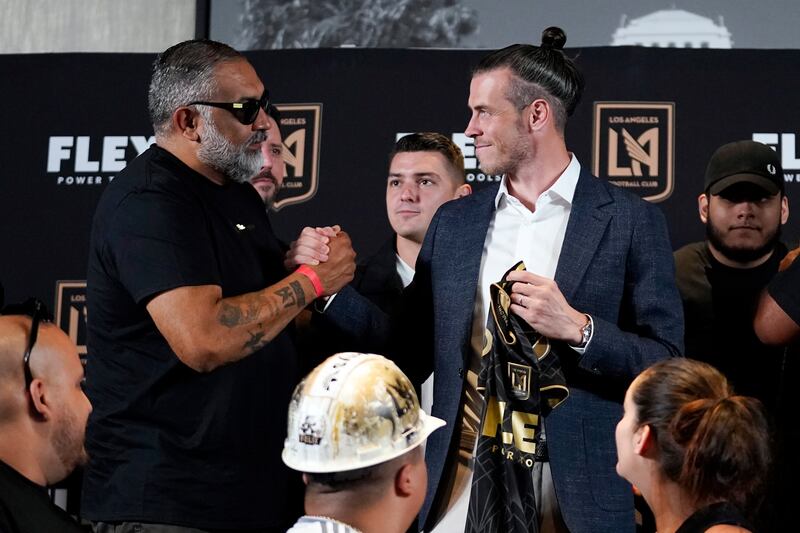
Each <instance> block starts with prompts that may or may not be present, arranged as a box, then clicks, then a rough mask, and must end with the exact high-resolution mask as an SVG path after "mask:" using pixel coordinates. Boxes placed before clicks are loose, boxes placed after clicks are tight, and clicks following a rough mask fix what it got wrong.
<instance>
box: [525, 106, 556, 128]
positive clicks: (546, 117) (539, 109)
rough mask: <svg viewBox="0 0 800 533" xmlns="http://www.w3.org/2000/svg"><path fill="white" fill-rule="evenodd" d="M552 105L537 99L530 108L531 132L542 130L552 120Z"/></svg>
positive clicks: (529, 124) (529, 126) (529, 121)
mask: <svg viewBox="0 0 800 533" xmlns="http://www.w3.org/2000/svg"><path fill="white" fill-rule="evenodd" d="M550 111H551V110H550V104H548V103H547V100H545V99H543V98H537V99H536V100H534V101H533V102H531V104H530V105H529V106H528V115H527V116H528V128H530V130H531V131H537V130H541V129H542V128H543V127H544V125H545V124H547V123H548V122H549V121H550V119H551V113H550Z"/></svg>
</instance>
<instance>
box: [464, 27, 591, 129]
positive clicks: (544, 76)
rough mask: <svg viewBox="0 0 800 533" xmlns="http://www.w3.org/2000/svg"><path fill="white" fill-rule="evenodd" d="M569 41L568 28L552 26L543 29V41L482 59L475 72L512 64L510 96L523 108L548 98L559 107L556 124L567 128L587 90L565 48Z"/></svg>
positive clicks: (556, 109) (554, 108) (512, 101)
mask: <svg viewBox="0 0 800 533" xmlns="http://www.w3.org/2000/svg"><path fill="white" fill-rule="evenodd" d="M566 42H567V36H566V34H565V33H564V30H562V29H561V28H557V27H555V26H551V27H549V28H547V29H546V30H544V31H543V32H542V44H541V45H540V46H533V45H530V44H512V45H511V46H507V47H505V48H503V49H501V50H497V51H495V52H492V53H491V54H489V55H488V56H486V57H484V58H483V59H481V61H480V63H478V65H477V66H476V67H475V68H474V69H473V70H472V74H473V76H474V75H475V74H479V73H482V72H488V71H490V70H495V69H499V68H509V69H511V72H513V73H514V77H513V78H512V80H511V83H510V84H509V88H508V93H507V94H506V98H508V100H509V101H511V103H513V104H514V105H515V106H516V107H517V108H519V109H522V108H523V107H525V106H526V105H528V104H530V103H531V102H533V101H534V100H536V99H539V98H543V99H545V100H547V102H548V103H549V104H550V107H552V108H553V110H554V111H555V124H556V127H557V128H558V129H559V130H561V131H563V130H564V126H565V125H566V123H567V117H568V116H571V115H572V112H573V111H574V110H575V107H576V106H577V105H578V102H579V101H580V99H581V94H583V85H584V82H583V76H582V75H581V73H580V71H579V70H578V68H577V67H576V66H575V63H574V62H573V61H572V59H570V58H568V57H567V56H566V55H564V52H563V51H562V49H563V48H564V44H565V43H566Z"/></svg>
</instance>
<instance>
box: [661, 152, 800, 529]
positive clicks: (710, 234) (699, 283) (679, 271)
mask: <svg viewBox="0 0 800 533" xmlns="http://www.w3.org/2000/svg"><path fill="white" fill-rule="evenodd" d="M698 207H699V212H700V220H702V221H703V223H704V224H705V225H706V240H705V241H702V242H695V243H692V244H688V245H686V246H684V247H683V248H681V249H680V250H678V251H676V252H675V267H676V277H677V284H678V290H679V291H680V293H681V299H682V300H683V310H684V315H685V319H686V329H685V331H686V333H685V339H684V340H685V346H686V348H685V355H686V356H687V357H691V358H692V359H699V360H701V361H706V362H708V363H710V364H712V365H714V366H715V367H717V368H718V369H720V370H721V371H722V372H723V373H724V374H725V375H726V376H727V378H728V379H729V380H730V381H731V382H732V383H733V385H734V388H735V390H736V392H737V393H738V394H743V395H747V396H754V397H756V398H758V399H759V400H761V401H762V402H763V403H764V405H765V407H766V408H767V411H768V414H769V416H770V417H771V418H772V420H773V422H777V421H778V420H777V419H778V404H779V400H780V397H781V377H782V376H781V375H782V369H783V364H782V363H783V353H784V352H783V350H782V349H780V348H774V347H769V346H766V345H765V344H762V343H761V341H759V339H758V337H757V336H756V334H755V332H754V330H753V316H754V314H755V310H756V306H757V304H758V299H759V294H760V293H761V291H762V289H764V287H766V286H767V284H768V283H769V281H770V280H771V279H772V277H773V276H774V275H775V273H776V272H778V265H779V264H780V262H781V259H783V257H784V256H785V255H786V251H787V250H786V246H784V244H783V243H781V242H780V233H781V226H782V225H783V224H785V223H786V220H787V219H788V218H789V204H788V201H787V198H786V195H785V194H784V186H783V169H782V168H781V162H780V156H779V155H778V154H777V153H776V152H775V151H774V150H772V149H771V148H770V147H768V146H766V145H764V144H761V143H758V142H754V141H737V142H732V143H729V144H726V145H723V146H721V147H720V148H718V149H717V150H716V151H715V152H714V154H713V155H712V156H711V160H710V161H709V163H708V168H707V169H706V178H705V187H704V190H703V193H702V194H701V195H700V196H699V197H698ZM779 429H780V428H779ZM778 438H780V434H779V435H778ZM774 496H776V495H771V496H768V498H767V499H768V500H771V501H772V503H771V505H773V506H774V505H775V499H776V498H775V497H774ZM773 510H774V509H770V511H769V512H768V511H766V510H764V511H762V512H761V513H760V515H761V517H762V519H761V520H760V522H763V521H764V519H765V518H768V517H770V516H773V515H774V513H772V512H771V511H773ZM759 526H760V529H762V530H764V531H772V530H773V529H774V530H776V531H778V530H779V529H775V528H774V527H773V526H775V524H772V525H770V524H767V523H766V522H764V523H759Z"/></svg>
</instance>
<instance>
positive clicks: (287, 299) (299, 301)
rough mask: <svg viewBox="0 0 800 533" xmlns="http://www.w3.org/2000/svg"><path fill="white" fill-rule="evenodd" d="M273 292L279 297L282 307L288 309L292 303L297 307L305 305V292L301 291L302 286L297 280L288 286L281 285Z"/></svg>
mask: <svg viewBox="0 0 800 533" xmlns="http://www.w3.org/2000/svg"><path fill="white" fill-rule="evenodd" d="M275 294H277V295H278V296H280V297H281V303H282V304H283V308H284V309H288V308H289V307H292V306H293V305H296V306H297V307H305V306H306V294H305V293H304V292H303V286H302V285H300V282H299V281H292V282H290V283H289V286H288V287H281V288H280V289H278V290H277V291H275Z"/></svg>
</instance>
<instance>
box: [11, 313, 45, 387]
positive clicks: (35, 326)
mask: <svg viewBox="0 0 800 533" xmlns="http://www.w3.org/2000/svg"><path fill="white" fill-rule="evenodd" d="M0 314H2V315H24V316H29V317H31V334H30V337H29V338H28V346H27V348H26V349H25V354H24V355H23V356H22V367H23V370H24V371H25V390H28V389H29V388H30V386H31V382H33V374H31V352H32V351H33V346H34V344H36V338H37V337H38V336H39V323H40V322H51V321H52V320H53V318H52V316H51V315H50V313H49V312H48V310H47V307H46V306H45V305H44V303H42V301H41V300H39V299H38V298H28V299H27V300H26V301H25V302H23V303H21V304H9V305H7V306H5V307H4V308H3V310H2V311H0Z"/></svg>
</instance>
